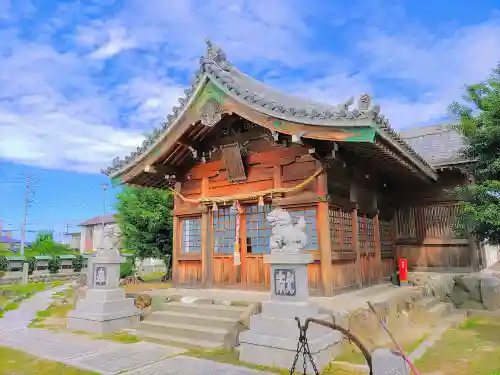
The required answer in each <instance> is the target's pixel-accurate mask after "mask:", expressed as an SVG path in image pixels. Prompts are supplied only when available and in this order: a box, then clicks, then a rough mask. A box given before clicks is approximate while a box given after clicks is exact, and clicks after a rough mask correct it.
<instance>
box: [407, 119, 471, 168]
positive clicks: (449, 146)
mask: <svg viewBox="0 0 500 375" xmlns="http://www.w3.org/2000/svg"><path fill="white" fill-rule="evenodd" d="M400 135H401V137H402V138H403V139H404V140H405V141H406V142H407V143H408V144H409V145H410V146H411V147H412V148H413V149H414V150H415V151H416V152H418V153H419V154H420V155H422V156H423V157H424V158H425V159H426V160H427V162H428V163H429V164H430V165H432V166H434V167H439V166H444V165H450V164H459V163H466V162H468V160H467V159H465V158H464V157H463V156H462V155H461V151H462V148H463V147H464V138H463V137H462V136H461V135H460V133H459V132H458V131H457V130H455V129H454V128H453V126H452V125H450V124H440V125H431V126H422V127H416V128H410V129H405V130H402V131H400Z"/></svg>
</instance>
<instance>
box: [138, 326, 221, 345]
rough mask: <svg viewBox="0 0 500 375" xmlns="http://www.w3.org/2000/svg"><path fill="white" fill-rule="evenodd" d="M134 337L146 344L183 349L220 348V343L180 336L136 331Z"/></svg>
mask: <svg viewBox="0 0 500 375" xmlns="http://www.w3.org/2000/svg"><path fill="white" fill-rule="evenodd" d="M135 334H136V336H138V337H140V338H141V339H142V340H144V341H147V342H152V343H155V344H162V345H168V346H173V347H177V348H184V349H217V348H220V347H222V343H217V342H213V341H204V340H195V339H189V338H186V337H180V336H171V335H164V334H159V333H154V332H149V331H142V330H138V331H136V332H135Z"/></svg>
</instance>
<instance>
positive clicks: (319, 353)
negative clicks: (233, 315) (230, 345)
mask: <svg viewBox="0 0 500 375" xmlns="http://www.w3.org/2000/svg"><path fill="white" fill-rule="evenodd" d="M295 317H298V318H299V319H300V320H301V324H304V321H305V319H306V318H317V319H323V320H326V321H331V318H329V317H328V316H326V315H325V316H322V315H319V314H318V307H317V306H316V305H315V304H313V303H309V302H281V301H266V302H264V303H263V304H262V314H259V315H253V316H251V317H250V330H249V331H246V332H242V333H241V334H240V339H239V341H240V361H243V362H248V363H254V364H258V365H264V366H272V367H279V368H283V369H290V368H291V367H292V364H293V362H294V360H295V356H296V353H297V344H298V341H299V335H300V332H299V328H298V326H297V321H296V320H295ZM307 338H308V343H309V350H310V352H311V355H312V357H313V361H314V363H315V364H316V367H317V369H318V371H321V370H322V369H323V368H325V367H327V366H328V364H329V363H330V361H331V360H332V359H334V358H335V356H336V355H337V354H338V353H339V351H340V349H341V348H340V342H341V339H342V335H341V333H340V332H337V331H333V330H331V329H329V328H325V327H322V326H319V325H316V324H314V323H311V324H310V325H309V329H308V331H307ZM303 358H304V357H303V355H300V356H299V358H298V361H297V364H296V369H297V371H299V372H301V373H302V371H303V364H304V362H303ZM307 373H308V374H309V373H310V374H314V371H313V367H312V365H311V363H310V362H307Z"/></svg>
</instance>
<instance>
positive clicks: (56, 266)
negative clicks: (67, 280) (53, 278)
mask: <svg viewBox="0 0 500 375" xmlns="http://www.w3.org/2000/svg"><path fill="white" fill-rule="evenodd" d="M48 263H49V264H48V268H49V272H50V273H58V272H59V270H60V269H61V258H59V257H58V256H55V257H53V258H52V259H50V260H49V262H48Z"/></svg>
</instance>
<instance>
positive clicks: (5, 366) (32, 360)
mask: <svg viewBox="0 0 500 375" xmlns="http://www.w3.org/2000/svg"><path fill="white" fill-rule="evenodd" d="M0 363H1V364H2V365H1V366H0V375H26V374H37V375H53V374H57V375H77V374H78V375H98V373H96V372H91V371H85V370H80V369H77V368H74V367H70V366H66V365H64V364H62V363H60V362H52V361H47V360H45V359H41V358H38V357H35V356H32V355H30V354H27V353H24V352H21V351H19V350H14V349H11V348H6V347H0Z"/></svg>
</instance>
